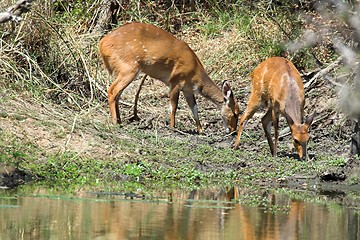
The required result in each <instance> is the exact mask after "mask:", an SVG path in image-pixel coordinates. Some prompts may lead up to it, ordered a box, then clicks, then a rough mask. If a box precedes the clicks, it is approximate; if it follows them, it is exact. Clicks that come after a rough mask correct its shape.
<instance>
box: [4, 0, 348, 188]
mask: <svg viewBox="0 0 360 240" xmlns="http://www.w3.org/2000/svg"><path fill="white" fill-rule="evenodd" d="M98 2H99V1H85V3H84V5H79V4H75V5H74V6H72V7H71V8H70V9H68V10H66V11H65V12H56V13H55V14H53V13H54V12H51V10H49V13H46V14H49V16H47V15H45V16H42V15H41V14H39V13H40V12H41V11H42V9H51V7H50V6H49V5H48V4H49V3H45V2H36V3H35V2H34V6H33V9H32V11H31V12H30V13H28V15H27V17H26V18H25V19H24V21H23V22H22V23H21V24H20V25H17V27H16V28H15V32H13V33H9V32H10V28H11V26H10V25H4V26H2V28H1V29H0V35H1V36H4V37H2V38H1V39H0V53H1V56H2V57H1V59H0V76H1V77H0V80H1V81H0V104H1V105H0V121H1V122H2V123H4V125H5V122H6V124H8V125H5V126H6V127H3V126H2V127H1V129H0V133H1V134H0V159H1V162H4V163H6V164H13V165H15V166H17V167H18V168H19V169H21V170H22V171H24V172H26V173H27V174H29V175H31V176H32V177H33V179H36V180H41V183H42V184H44V185H46V186H48V187H53V188H64V189H76V188H106V189H111V188H119V187H120V186H121V187H123V188H126V189H138V188H151V187H164V188H174V187H180V188H182V187H183V188H198V187H201V186H205V185H212V184H223V185H229V186H231V185H234V184H237V185H242V186H250V185H251V186H253V185H263V183H266V184H269V185H271V183H273V184H274V183H275V184H274V185H276V184H277V180H278V179H282V178H291V177H292V176H293V175H295V174H304V175H309V174H318V173H319V172H322V171H324V170H325V169H327V168H331V167H342V166H344V164H346V159H345V158H344V157H343V156H340V157H334V156H326V153H324V155H322V154H321V153H319V152H317V159H318V161H316V162H314V163H312V164H308V163H304V162H301V161H297V160H295V159H294V158H289V157H281V156H279V157H278V158H277V159H276V160H275V159H273V158H272V157H271V156H270V154H269V151H268V146H267V144H266V142H264V140H265V139H264V137H263V136H262V130H260V131H249V132H248V133H247V134H248V136H246V135H245V134H244V137H243V139H242V144H243V145H244V146H245V147H244V149H245V150H244V151H241V150H240V151H233V150H232V149H231V144H232V142H231V141H232V140H233V137H228V138H229V139H231V140H229V141H226V140H223V137H222V135H221V137H220V134H218V132H214V133H212V134H209V135H208V136H193V135H191V134H186V135H185V136H182V135H181V134H177V133H176V132H175V133H174V132H172V131H170V130H166V131H164V130H163V128H162V127H163V126H166V125H167V123H166V121H168V120H164V118H165V117H164V116H166V117H167V116H168V114H167V113H164V112H165V111H164V110H163V109H161V110H159V109H160V107H159V106H160V105H161V107H162V106H163V105H162V104H163V102H165V101H162V99H163V98H164V96H165V94H164V93H163V92H160V90H158V89H157V88H156V86H157V85H155V84H152V83H151V81H149V82H150V83H149V85H148V86H146V87H148V88H147V90H143V92H142V94H143V95H142V97H143V99H144V98H146V99H147V100H148V102H145V100H140V102H141V104H143V105H142V108H143V109H146V112H147V113H149V115H151V114H152V115H158V118H157V120H158V121H159V123H158V122H156V124H155V126H153V127H152V129H150V130H148V129H145V130H144V129H142V128H141V127H139V126H134V125H131V124H129V125H128V124H124V125H123V126H122V127H118V126H116V127H114V126H112V125H110V124H108V122H107V121H108V120H106V119H107V118H106V117H107V115H108V109H107V108H108V107H107V103H106V102H107V96H106V89H107V87H108V86H109V84H110V81H111V79H110V78H109V77H108V74H107V73H106V72H105V71H104V70H103V68H102V67H101V66H102V65H101V63H100V60H99V57H98V54H97V43H98V41H99V39H100V38H101V35H102V34H101V33H92V32H91V28H90V27H89V26H91V24H92V23H93V21H95V20H96V18H97V16H96V15H95V14H94V15H92V14H91V12H89V9H96V8H95V7H94V6H97V4H96V3H98ZM230 2H231V4H219V3H218V2H216V1H205V2H200V3H198V2H197V3H196V4H197V5H196V6H195V9H194V10H193V11H189V12H186V9H182V7H181V6H177V5H172V6H170V7H169V8H165V9H160V10H159V9H158V8H159V6H157V4H156V3H155V2H152V1H148V2H146V4H143V2H139V4H138V5H136V4H135V2H131V3H130V4H133V5H131V6H129V9H128V11H127V12H124V13H122V15H121V18H120V19H119V20H120V21H121V23H123V22H125V21H128V20H131V21H133V20H140V21H144V22H150V23H153V24H156V25H157V26H159V27H162V28H164V29H167V30H168V31H171V32H172V33H173V34H175V35H176V36H177V37H178V38H181V39H183V40H185V41H186V42H187V43H189V45H190V46H191V47H192V49H194V51H195V52H196V54H197V55H198V56H199V58H200V59H201V61H202V62H203V64H204V66H205V67H206V69H208V70H209V72H210V75H211V77H212V78H214V79H231V81H232V86H233V88H234V90H235V91H234V92H235V95H236V96H237V97H238V99H239V101H240V102H241V103H243V104H242V107H244V102H245V101H246V100H247V97H248V96H246V95H245V94H246V93H248V92H249V86H250V84H249V83H250V82H249V79H247V78H246V76H248V75H249V74H250V72H251V71H252V69H253V68H254V67H255V66H256V65H257V64H258V63H259V62H260V61H261V60H264V59H265V58H267V57H270V56H274V55H282V54H284V53H285V52H287V50H288V49H286V47H287V45H286V43H287V42H288V41H294V40H296V39H297V38H298V37H299V35H300V32H301V30H302V27H303V25H302V22H301V19H300V15H299V14H293V13H291V14H290V13H289V12H288V11H290V10H291V8H290V7H289V4H290V5H291V3H288V2H286V3H284V5H282V4H278V5H268V4H267V3H266V2H261V1H260V2H257V3H249V2H248V1H230ZM134 4H135V5H136V6H135V5H134ZM209 5H211V6H212V7H209ZM289 9H290V10H289ZM97 10H98V9H97ZM155 10H159V11H160V12H162V13H165V14H157V13H160V12H156V11H155ZM51 14H53V15H51ZM163 16H165V17H163ZM34 26H35V27H34ZM310 51H311V49H309V48H308V49H302V50H299V51H297V52H288V54H289V55H288V57H289V58H290V59H292V60H293V62H294V63H295V65H297V66H299V68H301V69H311V68H312V67H313V66H314V64H313V60H312V59H311V56H312V55H311V54H310ZM215 81H216V82H217V83H219V84H220V83H221V80H215ZM149 89H150V90H149ZM153 89H155V90H153ZM130 90H131V89H130ZM164 91H167V89H166V90H164ZM244 95H245V96H244ZM126 97H128V98H127V99H126V101H128V102H131V103H132V101H133V98H132V95H131V93H129V94H124V98H126ZM166 97H167V96H166ZM149 99H150V100H149ZM13 101H16V102H17V103H18V104H17V105H14V106H12V105H11V104H12V102H13ZM201 103H203V102H201ZM166 104H167V105H168V99H166ZM164 105H165V104H164ZM2 106H4V107H2ZM8 106H10V107H8ZM199 106H200V104H199ZM156 107H158V108H159V109H156ZM181 107H183V106H181ZM204 108H205V107H204ZM155 109H156V112H155ZM183 109H184V108H182V110H183ZM200 110H201V109H200ZM205 111H208V108H207V109H205V110H204V109H203V112H201V114H202V115H205V116H206V115H207V114H208V113H205ZM179 112H180V111H179ZM184 115H185V114H182V116H181V117H182V118H183V119H185V120H186V119H187V118H186V117H184ZM100 116H102V117H100ZM186 116H187V115H186ZM206 117H208V116H206ZM28 119H32V120H34V119H35V120H37V121H36V124H35V125H28V124H30V123H29V122H28V121H27V120H28ZM10 122H11V124H10ZM259 124H260V122H259ZM27 128H34V129H38V130H42V131H43V132H46V133H48V134H49V135H54V136H53V137H52V138H49V142H50V143H49V144H47V145H46V144H44V143H39V142H41V141H40V140H41V139H39V138H41V136H39V137H38V138H37V136H36V135H37V134H39V133H40V132H41V131H34V130H33V131H31V132H26V129H27ZM177 128H178V129H179V130H181V131H185V130H189V129H191V126H189V122H188V121H187V122H186V121H179V123H178V125H177ZM218 135H219V136H218ZM285 141H287V142H290V140H285ZM83 142H84V143H86V144H89V145H86V146H82V145H80V144H81V143H83ZM214 142H215V143H221V144H223V145H221V144H219V145H216V144H214ZM224 142H226V146H225V145H224ZM51 143H53V145H54V146H56V147H54V148H55V150H52V148H51V147H49V146H51ZM73 144H74V145H75V144H79V145H80V146H79V147H78V148H75V147H74V148H72V147H73V146H72V145H73ZM251 145H256V146H258V148H251V150H248V148H246V147H247V146H251ZM284 145H285V144H283V145H282V146H280V148H282V149H281V151H283V152H287V151H288V148H286V147H284ZM91 148H94V149H97V150H98V151H99V152H98V153H96V151H92V152H91V151H90V152H89V153H83V152H82V151H85V150H83V149H91ZM49 149H51V150H49Z"/></svg>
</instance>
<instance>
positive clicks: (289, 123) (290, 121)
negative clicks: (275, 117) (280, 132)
mask: <svg viewBox="0 0 360 240" xmlns="http://www.w3.org/2000/svg"><path fill="white" fill-rule="evenodd" d="M284 115H285V118H286V121H287V123H288V125H289V126H290V128H291V126H292V125H294V121H293V119H292V118H291V117H290V115H289V114H287V113H286V112H284Z"/></svg>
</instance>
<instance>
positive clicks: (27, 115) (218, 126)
mask: <svg viewBox="0 0 360 240" xmlns="http://www.w3.org/2000/svg"><path fill="white" fill-rule="evenodd" d="M139 79H140V78H139ZM304 81H306V79H305V80H304ZM139 82H140V80H137V81H135V82H134V83H133V84H131V85H130V86H129V87H128V88H127V89H126V90H125V91H124V93H123V95H122V98H121V102H122V104H121V113H122V117H123V120H124V123H123V127H126V128H137V129H142V130H143V131H145V132H146V131H148V132H153V131H154V129H156V131H157V134H158V135H163V136H174V137H175V138H178V139H183V140H184V141H189V140H190V139H191V141H194V139H195V142H201V143H207V144H209V145H211V146H213V147H229V148H230V147H232V145H233V144H234V141H235V135H226V134H225V132H224V128H223V126H222V121H221V117H220V112H219V111H218V110H217V109H216V108H215V105H214V104H213V103H211V102H210V101H208V100H206V99H204V98H203V97H200V96H199V97H198V98H197V101H198V105H199V115H200V121H201V123H202V124H203V127H204V130H205V136H206V137H204V136H201V137H200V136H197V134H196V132H195V130H196V126H195V123H194V121H193V119H192V117H191V114H190V110H189V109H188V107H187V104H186V102H185V100H184V99H183V97H181V99H180V101H179V108H178V112H177V118H176V120H177V125H176V130H171V129H170V128H168V126H169V106H170V102H169V97H168V88H167V87H166V86H164V85H163V84H162V83H161V82H159V81H157V80H152V79H148V80H147V81H146V82H145V84H144V86H143V89H142V92H141V94H140V101H139V107H138V109H139V116H140V118H141V120H140V121H139V122H129V121H128V120H127V119H128V118H129V117H131V113H132V105H133V102H134V97H133V96H134V92H135V91H136V90H137V87H138V85H139ZM232 85H233V90H234V93H235V95H236V97H237V100H238V101H239V104H240V111H241V112H242V111H243V110H244V109H245V107H246V102H247V100H248V97H249V89H250V88H249V86H250V82H249V80H246V81H243V82H240V83H239V82H236V84H235V83H232ZM243 89H245V92H246V93H245V94H239V92H240V90H242V91H241V92H244V91H243ZM7 94H8V92H7V91H6V90H3V91H2V92H0V99H4V100H3V101H1V104H0V133H2V134H9V133H11V134H14V135H15V136H16V138H17V139H18V140H19V141H21V142H24V143H32V144H34V145H36V146H38V147H39V148H41V149H43V150H44V151H46V152H49V151H51V152H54V153H59V152H60V153H61V152H65V151H72V152H76V153H78V154H79V155H80V156H84V157H92V158H97V159H109V158H113V159H116V158H120V157H121V156H123V154H124V153H122V152H119V151H118V149H117V148H116V146H115V144H114V141H116V138H127V137H128V136H126V135H125V134H122V133H121V131H120V132H119V131H118V130H119V129H118V128H116V129H114V128H113V125H112V123H110V118H109V111H108V106H107V103H106V102H103V103H99V104H96V105H94V106H93V107H91V108H88V109H84V110H82V111H80V112H79V111H74V110H71V109H70V108H69V107H68V106H59V105H55V104H53V103H44V102H39V101H37V100H35V99H33V98H30V97H28V96H17V97H15V98H9V97H8V95H7ZM306 98H307V100H306V110H305V112H306V114H305V115H307V114H311V113H313V112H314V111H315V112H316V113H317V115H316V118H315V120H314V123H313V125H312V127H311V130H310V134H311V140H310V141H311V142H310V144H309V155H310V157H311V158H312V159H313V161H316V159H317V155H318V154H319V153H321V155H328V156H332V157H334V156H338V157H343V158H346V159H348V165H347V166H345V167H342V168H339V169H336V170H329V172H327V173H324V175H323V176H320V177H322V178H323V179H324V180H329V181H338V180H343V179H344V178H346V177H349V176H357V177H359V172H360V171H359V170H360V168H359V161H357V160H354V159H353V158H351V157H349V146H350V139H351V129H352V125H351V121H350V120H347V119H346V118H345V116H344V115H343V114H342V113H341V112H340V111H339V109H338V108H337V95H336V91H335V89H334V86H332V85H331V83H329V82H326V81H318V84H317V86H315V87H312V89H307V90H306ZM263 114H264V111H263V110H262V111H260V112H259V113H256V114H255V116H254V117H253V119H251V120H250V121H249V123H248V125H247V126H246V130H245V133H244V134H247V135H251V136H252V138H251V139H253V140H250V141H242V142H241V148H242V150H244V149H246V151H249V152H254V153H256V151H257V149H258V148H259V147H266V148H268V146H267V143H266V139H265V136H264V134H263V130H262V128H261V122H260V119H261V117H262V115H263ZM280 126H281V130H284V129H285V131H282V132H281V133H280V135H281V137H280V143H279V154H280V155H281V154H285V155H286V154H289V153H291V154H293V149H292V143H291V139H290V133H289V132H286V127H287V126H286V123H285V121H284V119H283V118H282V120H281V122H280ZM104 128H105V129H107V131H106V134H107V137H104V136H103V135H104V133H103V132H104ZM114 130H116V131H114ZM129 141H131V139H129ZM269 154H270V152H269ZM12 171H13V172H14V174H13V176H21V174H19V173H17V172H16V170H15V169H12ZM1 173H2V175H3V176H5V175H6V174H8V173H9V171H8V170H5V171H2V172H1ZM10 175H11V174H10ZM10 175H9V174H8V175H7V176H10ZM298 182H299V181H298ZM299 183H301V181H300V182H299Z"/></svg>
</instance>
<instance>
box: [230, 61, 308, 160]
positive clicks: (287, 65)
mask: <svg viewBox="0 0 360 240" xmlns="http://www.w3.org/2000/svg"><path fill="white" fill-rule="evenodd" d="M251 78H252V88H251V96H250V98H249V101H248V105H247V107H246V109H245V112H244V114H243V115H242V116H241V118H240V123H239V129H238V134H237V138H236V142H235V146H234V149H238V148H239V143H240V137H241V132H242V130H243V128H244V126H245V124H246V122H247V121H248V120H249V119H250V118H251V117H252V116H253V115H254V113H255V112H256V111H257V110H258V109H259V108H260V107H261V106H264V105H265V106H267V107H268V111H267V113H266V114H265V115H264V116H263V118H262V119H261V122H262V125H263V128H264V131H265V135H266V138H267V141H268V143H269V146H270V151H271V153H272V154H273V156H274V157H276V146H277V141H278V128H279V113H281V114H282V115H283V116H284V117H285V118H286V121H287V123H288V125H289V126H290V129H291V133H292V139H293V144H294V147H295V149H296V151H297V152H298V154H299V157H300V159H304V158H306V157H307V152H306V145H307V143H308V140H309V134H308V130H309V127H310V125H311V123H312V121H313V119H314V116H315V114H312V115H310V116H309V117H308V118H306V120H305V121H303V118H304V105H305V97H304V85H303V83H302V80H301V77H300V74H299V72H298V71H297V69H296V68H295V66H294V65H293V64H292V63H291V62H290V61H288V60H286V59H284V58H281V57H272V58H269V59H267V60H265V61H264V62H262V63H260V64H259V66H257V67H256V68H255V70H254V71H253V72H252V74H251ZM271 123H272V124H273V126H274V142H273V140H272V138H271V131H270V130H271V129H270V128H271Z"/></svg>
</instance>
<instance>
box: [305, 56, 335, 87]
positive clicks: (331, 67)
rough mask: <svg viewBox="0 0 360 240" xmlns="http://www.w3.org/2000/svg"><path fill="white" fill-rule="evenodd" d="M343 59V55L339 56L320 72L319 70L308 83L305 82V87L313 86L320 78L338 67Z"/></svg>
mask: <svg viewBox="0 0 360 240" xmlns="http://www.w3.org/2000/svg"><path fill="white" fill-rule="evenodd" d="M341 60H342V56H340V57H338V58H337V59H336V60H335V61H334V62H332V63H330V64H329V65H328V66H327V67H326V68H324V69H321V70H320V71H319V72H317V73H316V74H315V75H314V76H313V77H312V78H311V79H310V80H309V81H308V82H307V83H305V84H304V88H309V87H310V86H312V85H313V84H314V83H315V82H316V80H317V79H318V78H320V77H322V76H324V75H326V74H327V73H329V72H330V71H331V70H333V69H334V68H335V67H337V66H338V65H339V64H340V62H341Z"/></svg>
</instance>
